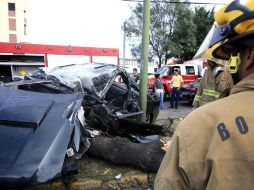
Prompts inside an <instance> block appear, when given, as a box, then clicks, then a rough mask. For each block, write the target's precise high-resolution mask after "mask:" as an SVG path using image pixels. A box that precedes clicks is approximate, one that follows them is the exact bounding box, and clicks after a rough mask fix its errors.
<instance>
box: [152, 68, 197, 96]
mask: <svg viewBox="0 0 254 190" xmlns="http://www.w3.org/2000/svg"><path fill="white" fill-rule="evenodd" d="M174 69H178V70H179V74H180V75H182V77H183V80H184V84H189V83H191V82H193V81H194V80H196V79H197V78H198V77H199V74H198V73H199V72H198V67H197V65H193V64H175V65H164V66H162V67H161V68H160V69H158V71H157V72H159V73H160V78H161V80H162V83H163V86H164V90H165V96H166V97H169V95H170V93H171V90H172V89H171V87H170V83H171V80H172V77H173V74H174ZM154 81H155V77H154V76H149V77H148V82H149V88H150V89H153V88H154Z"/></svg>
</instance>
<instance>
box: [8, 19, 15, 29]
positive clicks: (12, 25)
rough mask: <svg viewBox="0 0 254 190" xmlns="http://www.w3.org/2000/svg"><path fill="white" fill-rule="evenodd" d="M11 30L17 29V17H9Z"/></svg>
mask: <svg viewBox="0 0 254 190" xmlns="http://www.w3.org/2000/svg"><path fill="white" fill-rule="evenodd" d="M9 30H11V31H16V19H13V18H9Z"/></svg>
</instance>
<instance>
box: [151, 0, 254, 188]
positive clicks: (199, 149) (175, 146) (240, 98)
mask: <svg viewBox="0 0 254 190" xmlns="http://www.w3.org/2000/svg"><path fill="white" fill-rule="evenodd" d="M214 17H215V22H216V27H215V29H214V31H213V34H212V35H211V36H212V37H211V39H210V43H209V47H208V49H209V51H211V52H212V56H213V57H214V58H217V59H221V60H227V61H229V70H230V72H231V76H232V78H230V77H228V76H230V75H228V74H227V73H226V71H225V72H224V71H223V67H221V68H216V67H215V66H216V65H218V64H215V63H212V60H210V61H211V62H210V61H209V68H208V69H207V70H206V72H205V75H204V76H203V78H202V81H201V85H200V90H199V91H198V93H197V95H196V97H195V100H194V106H195V108H196V109H195V110H194V111H192V112H191V113H190V114H189V115H188V116H187V117H186V118H185V119H184V120H182V121H181V123H180V124H179V125H178V127H177V130H176V131H175V133H174V136H173V139H172V142H171V145H170V147H169V151H168V152H167V153H166V155H165V157H164V159H163V161H162V163H161V166H160V169H159V171H158V173H157V175H156V179H155V183H154V184H155V185H154V187H155V189H156V190H161V189H163V190H166V189H169V190H171V189H172V190H173V189H174V190H184V189H186V190H187V189H196V190H205V189H206V190H219V189H223V190H239V189H253V188H254V180H253V178H254V164H253V163H254V151H253V146H254V138H253V137H254V129H252V128H253V125H254V119H253V115H254V109H253V105H254V98H253V97H254V0H245V1H240V0H234V1H232V2H231V3H229V4H228V5H226V6H224V7H223V8H221V9H220V10H218V11H217V12H215V15H214ZM210 76H217V77H215V78H213V80H214V81H213V82H212V83H211V81H210V78H211V77H210ZM218 76H219V77H218ZM218 81H221V84H219V85H218V86H217V84H218ZM210 84H215V86H211V85H210ZM225 84H227V86H228V89H229V90H223V88H222V87H223V86H224V85H225ZM233 84H234V86H233ZM215 87H217V88H215ZM219 98H220V99H219ZM214 100H216V101H214Z"/></svg>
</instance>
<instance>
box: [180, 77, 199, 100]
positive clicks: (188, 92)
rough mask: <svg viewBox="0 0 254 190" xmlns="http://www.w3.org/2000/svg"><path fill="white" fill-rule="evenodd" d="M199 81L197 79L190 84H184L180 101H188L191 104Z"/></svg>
mask: <svg viewBox="0 0 254 190" xmlns="http://www.w3.org/2000/svg"><path fill="white" fill-rule="evenodd" d="M200 81H201V78H198V79H196V80H194V81H193V82H191V83H190V84H184V85H183V86H182V88H181V99H182V100H188V101H190V102H191V103H192V102H193V100H194V97H195V95H196V93H197V90H198V88H199V84H200Z"/></svg>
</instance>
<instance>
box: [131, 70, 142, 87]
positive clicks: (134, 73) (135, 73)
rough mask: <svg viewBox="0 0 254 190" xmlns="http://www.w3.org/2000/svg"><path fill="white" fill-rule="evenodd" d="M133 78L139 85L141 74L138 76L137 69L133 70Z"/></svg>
mask: <svg viewBox="0 0 254 190" xmlns="http://www.w3.org/2000/svg"><path fill="white" fill-rule="evenodd" d="M132 78H133V80H134V81H135V82H136V83H137V84H139V82H140V76H139V74H138V70H137V68H134V69H133V76H132Z"/></svg>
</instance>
